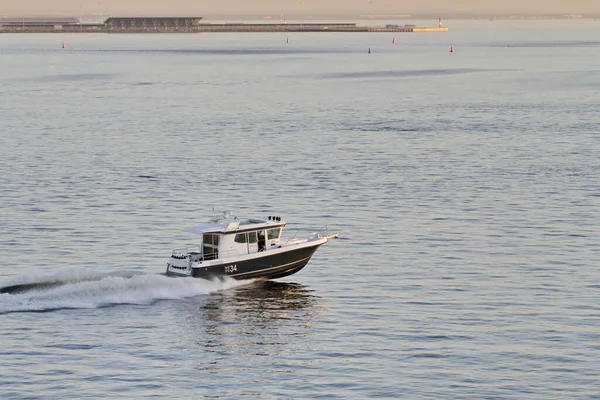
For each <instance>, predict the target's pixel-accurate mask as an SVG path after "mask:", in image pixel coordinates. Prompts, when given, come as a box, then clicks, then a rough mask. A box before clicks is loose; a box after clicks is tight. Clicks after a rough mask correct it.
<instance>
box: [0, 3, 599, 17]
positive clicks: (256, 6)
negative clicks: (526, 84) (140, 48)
mask: <svg viewBox="0 0 600 400" xmlns="http://www.w3.org/2000/svg"><path fill="white" fill-rule="evenodd" d="M336 11H337V12H350V13H352V12H361V13H363V12H370V13H378V12H385V13H398V14H403V13H419V12H421V13H440V14H443V13H507V12H508V13H567V14H575V13H600V0H452V1H449V0H418V1H415V0H99V1H98V0H0V15H2V14H14V13H22V14H44V13H68V14H73V15H78V14H80V13H84V14H93V13H103V14H112V15H117V14H119V13H135V14H140V15H152V14H165V15H173V14H185V15H191V14H194V15H200V16H202V15H206V14H211V13H212V14H215V13H249V12H251V13H261V14H274V15H277V14H282V13H286V12H290V13H291V12H298V13H303V14H318V13H330V12H336Z"/></svg>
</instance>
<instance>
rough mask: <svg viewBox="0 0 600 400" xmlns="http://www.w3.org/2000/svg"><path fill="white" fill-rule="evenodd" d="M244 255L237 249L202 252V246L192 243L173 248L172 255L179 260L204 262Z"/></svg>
mask: <svg viewBox="0 0 600 400" xmlns="http://www.w3.org/2000/svg"><path fill="white" fill-rule="evenodd" d="M239 255H242V254H240V253H239V252H238V251H236V250H227V251H219V252H215V253H210V254H202V246H199V245H190V246H188V247H184V248H180V249H175V250H173V252H172V254H171V257H173V258H175V259H178V260H185V259H189V260H190V261H191V262H202V261H211V260H217V259H219V258H228V257H235V256H239Z"/></svg>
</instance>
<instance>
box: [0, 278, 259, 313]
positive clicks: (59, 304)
mask: <svg viewBox="0 0 600 400" xmlns="http://www.w3.org/2000/svg"><path fill="white" fill-rule="evenodd" d="M89 279H93V280H89ZM250 282H251V281H236V280H234V279H226V280H224V281H219V280H216V281H208V280H205V279H195V278H168V277H166V276H163V275H154V274H153V275H149V274H145V275H134V276H130V277H123V276H103V277H100V276H98V275H96V276H88V280H81V279H78V280H72V279H71V280H68V279H67V280H66V283H65V284H64V285H61V286H55V287H51V288H46V289H39V290H38V289H36V290H31V291H27V292H25V293H21V294H8V293H5V294H0V314H5V313H9V312H21V311H47V310H57V309H69V308H71V309H72V308H98V307H104V306H107V305H115V304H151V303H153V302H155V301H157V300H167V299H182V298H186V297H192V296H197V295H200V294H206V293H211V292H215V291H219V290H223V289H229V288H233V287H236V286H242V285H247V284H248V283H250Z"/></svg>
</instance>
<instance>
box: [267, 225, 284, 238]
mask: <svg viewBox="0 0 600 400" xmlns="http://www.w3.org/2000/svg"><path fill="white" fill-rule="evenodd" d="M280 232H281V228H277V229H269V230H268V231H267V237H268V239H269V240H273V239H279V233H280Z"/></svg>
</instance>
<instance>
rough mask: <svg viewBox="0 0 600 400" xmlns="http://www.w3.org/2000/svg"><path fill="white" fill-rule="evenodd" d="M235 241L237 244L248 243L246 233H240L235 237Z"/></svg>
mask: <svg viewBox="0 0 600 400" xmlns="http://www.w3.org/2000/svg"><path fill="white" fill-rule="evenodd" d="M234 241H235V242H236V243H246V234H245V233H238V234H237V235H235V239H234Z"/></svg>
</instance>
